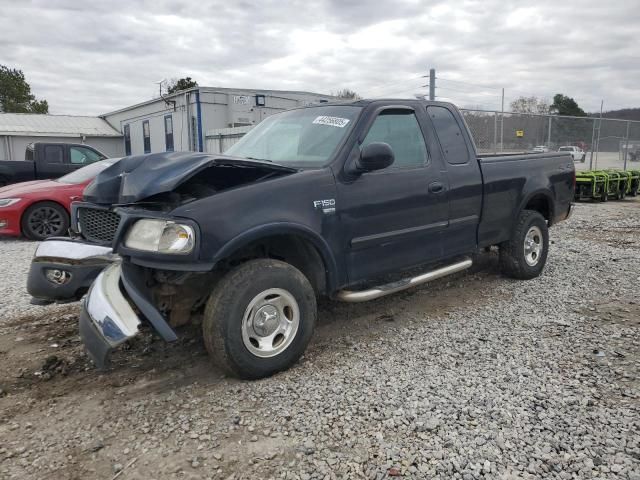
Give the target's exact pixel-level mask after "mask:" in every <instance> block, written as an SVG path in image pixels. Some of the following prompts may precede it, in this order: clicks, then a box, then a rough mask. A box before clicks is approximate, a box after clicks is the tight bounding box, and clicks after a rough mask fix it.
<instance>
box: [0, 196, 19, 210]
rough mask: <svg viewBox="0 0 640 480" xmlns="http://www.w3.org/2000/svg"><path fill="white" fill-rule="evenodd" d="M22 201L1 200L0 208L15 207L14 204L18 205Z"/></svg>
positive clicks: (13, 199) (15, 199)
mask: <svg viewBox="0 0 640 480" xmlns="http://www.w3.org/2000/svg"><path fill="white" fill-rule="evenodd" d="M20 200H21V199H20V198H0V208H2V207H8V206H10V205H13V204H14V203H18V202H19V201H20Z"/></svg>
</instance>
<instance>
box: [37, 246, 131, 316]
mask: <svg viewBox="0 0 640 480" xmlns="http://www.w3.org/2000/svg"><path fill="white" fill-rule="evenodd" d="M118 258H119V257H118V256H117V255H115V254H114V253H113V251H112V249H111V247H108V246H104V245H95V244H89V243H85V242H82V241H77V240H71V239H68V238H50V239H48V240H46V241H44V242H42V243H41V244H40V245H39V246H38V248H37V249H36V253H35V255H34V257H33V260H32V261H31V267H30V269H29V276H28V277H27V291H28V292H29V294H30V295H31V296H32V303H35V304H47V303H52V302H63V303H64V302H72V301H76V300H79V299H80V298H81V297H82V296H83V295H84V294H85V293H86V292H87V290H88V289H89V287H90V286H91V284H92V283H93V281H94V280H95V279H96V277H97V276H98V274H99V273H100V272H101V271H102V269H104V268H105V267H106V266H108V265H110V264H111V263H112V262H114V261H115V260H117V259H118Z"/></svg>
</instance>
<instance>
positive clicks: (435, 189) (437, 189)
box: [429, 182, 444, 193]
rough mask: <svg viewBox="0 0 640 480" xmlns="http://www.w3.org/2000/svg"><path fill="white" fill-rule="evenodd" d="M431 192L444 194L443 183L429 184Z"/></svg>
mask: <svg viewBox="0 0 640 480" xmlns="http://www.w3.org/2000/svg"><path fill="white" fill-rule="evenodd" d="M429 191H430V192H431V193H440V192H444V184H443V183H442V182H431V183H430V184H429Z"/></svg>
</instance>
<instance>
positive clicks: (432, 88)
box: [429, 68, 436, 101]
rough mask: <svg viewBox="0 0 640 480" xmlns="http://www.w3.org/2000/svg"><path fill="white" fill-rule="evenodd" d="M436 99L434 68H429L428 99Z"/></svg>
mask: <svg viewBox="0 0 640 480" xmlns="http://www.w3.org/2000/svg"><path fill="white" fill-rule="evenodd" d="M435 99H436V69H435V68H430V69H429V100H431V101H434V100H435Z"/></svg>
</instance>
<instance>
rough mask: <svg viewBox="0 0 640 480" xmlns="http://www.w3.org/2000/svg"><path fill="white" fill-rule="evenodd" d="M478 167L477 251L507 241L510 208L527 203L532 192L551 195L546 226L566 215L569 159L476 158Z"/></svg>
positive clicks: (571, 174) (541, 155) (570, 195)
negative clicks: (479, 211) (479, 214)
mask: <svg viewBox="0 0 640 480" xmlns="http://www.w3.org/2000/svg"><path fill="white" fill-rule="evenodd" d="M478 163H479V164H480V170H481V172H482V178H483V193H484V195H483V198H484V204H483V206H482V218H481V221H480V226H479V229H478V245H479V246H480V247H483V246H487V245H495V244H497V243H500V242H502V241H504V240H505V239H507V238H509V235H510V232H511V231H512V228H513V222H512V221H506V222H505V219H510V218H512V216H513V212H514V205H518V206H521V205H522V204H523V203H524V202H525V201H527V200H529V199H531V198H532V195H531V193H533V195H534V196H535V194H536V193H535V192H537V191H540V192H542V191H543V190H548V189H550V190H551V191H552V192H554V193H555V196H556V198H555V201H554V200H553V199H548V200H549V202H548V203H549V205H550V207H549V208H550V209H551V211H549V212H548V213H549V219H548V220H549V223H550V224H553V223H556V222H557V221H559V220H561V219H563V218H566V216H567V215H568V212H569V208H570V206H571V201H572V199H573V183H574V179H575V167H574V165H573V161H572V160H571V155H569V154H567V153H564V152H550V153H534V154H515V155H514V154H507V155H488V156H480V157H478ZM523 192H528V193H529V195H528V197H526V198H524V196H523ZM540 195H541V198H542V193H541V194H540ZM554 202H555V207H553V205H554ZM515 211H519V208H516V209H515Z"/></svg>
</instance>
